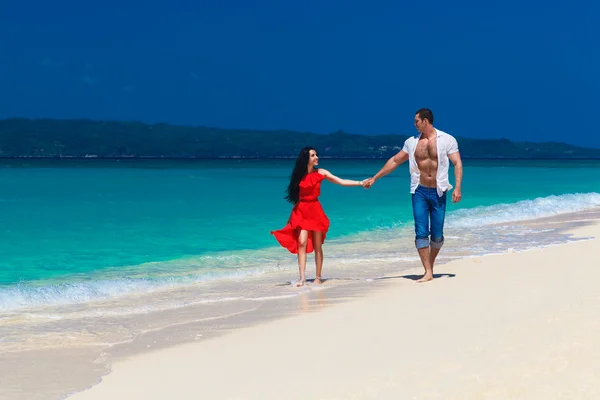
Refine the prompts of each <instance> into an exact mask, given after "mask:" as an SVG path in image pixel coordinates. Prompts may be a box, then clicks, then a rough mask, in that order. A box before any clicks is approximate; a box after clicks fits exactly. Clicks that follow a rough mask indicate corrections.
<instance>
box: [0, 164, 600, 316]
mask: <svg viewBox="0 0 600 400" xmlns="http://www.w3.org/2000/svg"><path fill="white" fill-rule="evenodd" d="M384 162H385V160H331V159H322V160H321V162H320V166H321V167H323V168H326V169H328V170H329V171H330V172H332V173H333V174H335V175H338V176H340V177H343V178H350V179H364V178H367V177H369V176H371V175H373V174H374V173H375V172H377V170H378V169H379V168H380V167H381V166H382V165H383V163H384ZM293 163H294V160H202V161H195V160H124V161H123V160H121V161H119V160H60V161H51V160H2V161H0V221H1V226H0V312H2V311H4V312H17V311H18V310H22V309H27V308H30V307H36V306H47V305H72V304H85V303H87V302H93V301H96V300H106V299H112V298H119V297H121V296H127V295H136V294H144V293H151V292H152V291H157V290H161V289H164V288H166V287H169V288H173V287H178V286H182V287H183V286H185V285H189V284H198V283H199V282H205V281H214V280H223V279H225V280H227V279H231V278H235V279H238V278H240V277H255V276H260V275H261V274H265V273H276V272H281V273H282V274H284V275H285V277H286V278H285V279H287V280H293V279H294V278H295V274H296V259H295V256H294V255H292V254H289V253H287V251H285V250H284V249H282V248H280V247H278V246H277V243H276V241H275V240H274V238H273V237H272V236H271V235H270V234H269V231H271V230H274V229H278V228H280V227H282V226H283V225H284V224H285V222H286V220H287V218H288V215H289V212H290V205H289V204H288V203H286V202H285V201H284V200H283V195H284V189H285V187H286V185H287V182H288V179H289V175H290V173H291V168H292V166H293ZM464 168H465V173H464V183H463V201H462V202H460V203H459V204H452V203H450V202H449V204H448V210H447V212H448V214H447V223H446V235H447V237H448V240H447V244H446V246H445V249H444V250H443V251H442V254H445V255H446V256H447V257H452V256H453V255H455V256H458V255H460V254H463V253H465V252H467V253H478V254H479V253H486V252H494V251H498V250H499V249H506V248H507V247H511V246H512V247H521V248H526V247H528V246H535V245H543V244H547V243H545V242H544V240H545V239H543V236H540V237H536V236H535V235H533V236H531V237H529V236H528V233H527V232H524V231H523V232H521V233H520V234H518V235H512V234H511V233H514V232H517V231H516V230H514V229H513V228H506V229H504V232H506V236H505V237H503V236H502V235H498V234H497V232H496V234H494V235H493V236H494V238H493V240H492V239H490V235H489V231H488V233H487V234H486V231H482V229H484V228H486V227H489V226H493V225H494V224H499V223H500V224H504V225H505V226H506V224H507V223H514V224H515V226H516V224H518V223H519V221H523V220H526V219H531V218H537V217H545V216H553V215H557V214H561V213H566V212H572V211H581V210H585V209H590V208H594V207H598V206H600V180H599V179H598V175H600V161H596V160H579V161H568V160H543V161H527V160H518V161H516V160H464ZM450 174H451V182H453V181H454V178H453V171H452V170H451V171H450ZM321 202H322V204H323V207H324V209H325V212H326V213H327V214H328V216H329V217H330V219H331V229H330V231H329V234H328V238H327V242H326V243H325V247H324V249H325V254H326V258H325V270H324V276H327V272H328V265H329V264H335V263H337V264H336V265H337V266H338V267H339V266H345V267H344V268H347V270H351V269H352V268H353V267H352V265H353V263H355V262H356V260H357V259H359V260H362V261H363V262H364V261H369V260H370V259H373V260H374V259H378V260H388V261H394V260H395V259H398V260H401V259H403V258H402V257H405V258H404V259H406V260H410V259H413V260H414V257H415V255H416V252H414V247H413V243H412V240H413V239H412V229H413V225H412V210H411V206H410V193H409V175H408V168H407V166H406V165H403V166H401V167H400V168H399V169H398V170H397V171H395V172H394V173H393V174H391V175H389V176H387V177H385V178H383V179H381V180H380V181H378V182H377V183H376V184H375V185H374V187H373V188H371V189H369V190H365V189H362V188H358V187H351V188H344V187H339V186H336V185H333V184H331V183H329V182H326V181H325V182H324V183H323V187H322V194H321ZM508 226H509V227H510V225H508ZM515 229H516V228H515ZM461 232H462V233H461ZM457 235H458V236H460V237H467V236H468V237H469V238H470V239H469V240H470V241H467V242H468V243H469V248H468V249H467V248H466V247H465V248H462V247H461V246H466V243H467V242H463V241H458V240H455V241H453V237H457ZM461 235H463V236H461ZM465 235H466V236H465ZM469 235H470V236H469ZM478 235H480V236H479V237H478ZM399 238H400V239H401V240H400V241H398V240H399ZM548 240H550V239H548ZM552 240H554V239H552ZM396 243H401V245H398V246H396ZM386 244H390V245H389V246H386ZM348 248H353V249H358V250H357V251H359V255H357V254H352V253H349V252H348V251H347V249H348ZM310 262H311V261H310V260H309V264H308V270H309V271H311V267H312V264H310ZM328 263H329V264H328ZM348 268H349V269H348ZM356 268H358V267H356ZM338 270H339V269H338ZM369 273H372V274H376V273H377V272H376V271H375V270H373V271H371V272H369ZM282 276H283V275H282ZM309 276H310V273H309Z"/></svg>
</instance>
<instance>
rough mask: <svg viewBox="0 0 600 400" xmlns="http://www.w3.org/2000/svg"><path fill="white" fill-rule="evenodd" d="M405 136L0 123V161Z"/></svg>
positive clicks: (574, 153)
mask: <svg viewBox="0 0 600 400" xmlns="http://www.w3.org/2000/svg"><path fill="white" fill-rule="evenodd" d="M407 137H408V136H407V135H377V136H371V135H358V134H349V133H346V132H343V131H337V132H334V133H330V134H317V133H310V132H294V131H287V130H274V131H273V130H272V131H262V130H234V129H218V128H207V127H190V126H176V125H169V124H144V123H140V122H119V121H93V120H88V119H77V120H73V119H70V120H58V119H22V118H12V119H5V120H0V157H1V158H21V157H27V158H204V159H209V158H211V159H214V158H289V157H296V156H297V154H298V152H299V151H300V149H301V148H302V147H304V146H309V145H310V146H314V147H315V148H316V149H317V150H318V151H319V155H320V156H321V157H331V158H388V157H390V156H392V155H393V154H395V153H397V152H398V151H399V150H400V149H401V148H402V145H403V143H404V140H406V138H407ZM457 140H458V143H459V147H460V151H461V155H462V156H463V157H464V158H513V159H515V158H516V159H518V158H527V159H532V158H534V159H543V158H600V149H592V148H584V147H578V146H572V145H568V144H564V143H555V142H545V143H532V142H512V141H510V140H508V139H485V140H484V139H471V138H465V137H460V136H457Z"/></svg>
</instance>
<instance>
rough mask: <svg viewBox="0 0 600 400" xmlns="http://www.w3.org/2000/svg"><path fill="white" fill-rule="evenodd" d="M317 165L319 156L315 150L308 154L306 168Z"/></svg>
mask: <svg viewBox="0 0 600 400" xmlns="http://www.w3.org/2000/svg"><path fill="white" fill-rule="evenodd" d="M316 165H319V156H318V155H317V152H316V151H315V150H311V151H310V152H309V153H308V168H310V167H314V166H316Z"/></svg>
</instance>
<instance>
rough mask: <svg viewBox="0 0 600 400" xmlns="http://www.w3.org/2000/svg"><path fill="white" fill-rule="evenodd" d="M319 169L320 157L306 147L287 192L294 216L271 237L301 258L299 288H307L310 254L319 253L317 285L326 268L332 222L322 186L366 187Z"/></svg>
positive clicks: (317, 255)
mask: <svg viewBox="0 0 600 400" xmlns="http://www.w3.org/2000/svg"><path fill="white" fill-rule="evenodd" d="M317 165H319V157H318V156H317V152H316V150H315V149H314V148H312V147H305V148H303V149H302V150H301V151H300V155H298V158H297V159H296V166H295V167H294V170H293V172H292V177H291V179H290V184H289V186H288V188H287V195H286V196H285V199H286V200H287V201H289V202H290V203H293V204H294V208H292V214H291V215H290V218H289V219H288V222H287V225H286V226H285V227H284V228H283V229H280V230H277V231H272V232H271V234H273V235H275V238H276V239H277V241H278V242H279V244H281V245H282V246H283V247H285V248H286V249H288V250H289V251H290V253H292V254H298V269H299V270H300V281H299V282H298V284H297V285H296V286H303V285H304V283H305V282H306V276H305V272H306V254H307V253H312V251H313V250H314V252H315V266H316V269H317V271H316V277H315V280H314V283H315V284H317V285H318V284H320V283H321V269H322V268H323V249H322V247H321V246H322V244H323V242H324V241H325V235H326V234H327V231H328V230H329V218H327V215H325V212H324V211H323V208H322V207H321V203H319V199H318V198H319V194H320V193H321V182H322V181H323V179H327V180H328V181H329V182H333V183H337V184H338V185H341V186H362V185H363V181H360V182H359V181H352V180H348V179H340V178H338V177H337V176H335V175H333V174H331V173H330V172H329V171H327V170H325V169H323V168H319V169H316V168H315V167H316V166H317Z"/></svg>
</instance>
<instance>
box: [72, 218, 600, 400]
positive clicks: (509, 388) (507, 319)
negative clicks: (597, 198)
mask: <svg viewBox="0 0 600 400" xmlns="http://www.w3.org/2000/svg"><path fill="white" fill-rule="evenodd" d="M572 233H573V234H574V236H573V237H574V238H586V240H580V241H574V242H571V243H566V244H562V245H555V246H550V247H546V248H543V249H535V250H530V251H524V252H510V251H509V252H507V253H506V254H500V255H488V256H484V257H473V258H464V259H459V260H456V261H452V262H450V263H447V264H444V265H440V266H438V267H437V268H436V270H435V273H436V276H437V277H438V278H437V279H435V280H434V281H433V282H430V283H427V284H418V283H416V282H414V280H412V278H413V275H416V274H420V273H421V269H415V270H413V271H409V273H408V274H406V273H403V274H401V275H398V276H388V277H386V279H378V280H376V281H374V282H373V285H377V286H379V287H377V290H374V291H370V292H368V293H367V294H366V295H365V296H363V297H360V298H357V299H353V300H350V301H346V302H343V303H340V304H335V305H332V306H329V307H324V308H323V309H321V310H320V311H319V312H312V313H304V314H299V315H294V316H292V317H287V318H284V319H277V320H273V321H268V322H264V323H261V324H258V325H255V326H251V327H247V328H243V329H237V330H233V331H232V332H230V333H228V334H225V335H222V336H219V337H216V338H213V339H209V340H204V341H200V342H197V343H190V344H184V345H180V346H175V347H171V348H166V349H162V350H157V351H154V352H147V353H143V354H140V355H136V356H134V357H130V358H127V359H123V360H121V361H118V362H117V363H115V364H114V365H113V369H112V372H111V373H110V374H108V375H107V376H105V377H103V379H102V382H101V383H100V384H98V385H96V386H93V387H92V388H91V389H89V390H87V391H84V392H80V393H76V394H74V395H73V396H71V397H69V399H73V400H87V399H108V398H114V399H167V398H176V399H271V398H272V399H598V398H600V340H598V338H599V337H600V290H599V289H598V282H599V281H600V268H598V267H599V266H600V254H599V253H598V252H596V249H597V248H598V246H600V240H599V239H597V238H598V236H600V224H598V220H594V221H588V223H585V224H584V225H583V226H580V227H578V228H576V229H574V230H573V231H572ZM325 284H326V283H325ZM313 292H315V293H317V292H318V289H313Z"/></svg>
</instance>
